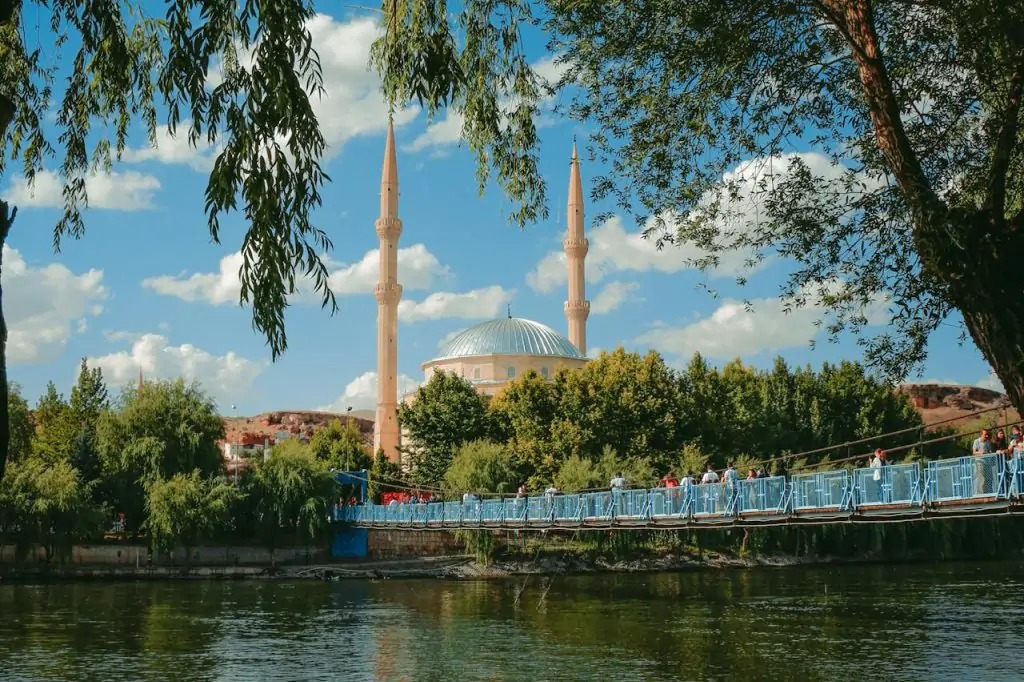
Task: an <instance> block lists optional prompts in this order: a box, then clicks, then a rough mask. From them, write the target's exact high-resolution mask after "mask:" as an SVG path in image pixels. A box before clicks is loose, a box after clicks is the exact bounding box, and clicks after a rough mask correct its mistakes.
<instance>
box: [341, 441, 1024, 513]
mask: <svg viewBox="0 0 1024 682" xmlns="http://www.w3.org/2000/svg"><path fill="white" fill-rule="evenodd" d="M1022 498H1024V459H1022V458H1020V457H1018V456H1014V457H1012V458H1010V459H1009V460H1007V459H1006V458H1005V457H1004V456H1003V455H1001V454H990V455H980V456H971V457H958V458H955V459H944V460H936V461H931V462H927V463H926V464H925V465H924V466H922V463H921V462H909V463H906V464H895V465H890V466H884V467H881V468H871V467H865V468H859V469H852V470H849V469H835V470H831V471H819V472H815V473H806V474H795V475H793V476H790V477H788V478H787V477H784V476H769V477H766V478H757V479H748V480H742V481H736V482H732V483H704V484H684V485H682V486H679V487H674V488H652V489H649V490H644V489H620V490H602V491H596V492H586V493H568V494H557V495H550V494H545V495H534V496H526V497H516V498H484V499H476V498H470V499H467V500H465V501H448V502H406V503H391V504H388V505H379V504H363V505H355V506H344V507H337V508H336V509H335V520H337V521H343V522H347V523H352V524H355V525H358V526H401V527H408V528H479V527H507V528H530V527H537V528H541V527H581V526H608V525H619V526H678V525H688V524H695V525H700V524H702V523H703V524H713V523H740V524H744V523H747V524H760V525H769V524H772V523H787V522H789V521H791V520H801V519H811V518H836V517H844V516H853V515H858V516H862V517H865V518H870V517H872V516H878V517H883V516H884V517H891V516H901V515H919V514H924V513H926V512H929V511H931V512H937V513H942V512H944V511H954V510H959V511H963V510H964V508H965V507H970V508H972V510H983V509H989V508H993V507H1006V508H1008V507H1009V505H1010V504H1011V503H1013V502H1018V501H1020V500H1021V499H1022Z"/></svg>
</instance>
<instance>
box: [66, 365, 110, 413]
mask: <svg viewBox="0 0 1024 682" xmlns="http://www.w3.org/2000/svg"><path fill="white" fill-rule="evenodd" d="M69 405H70V406H71V411H72V412H73V413H74V415H75V419H76V420H77V421H78V424H79V426H82V427H86V428H92V429H95V428H96V422H97V421H99V418H100V414H102V413H103V411H104V410H106V409H107V408H108V407H109V406H110V397H109V395H108V392H107V384H106V382H105V381H103V370H102V369H100V368H99V367H94V368H92V369H90V368H89V363H88V361H87V360H86V359H85V358H82V364H81V366H80V367H79V370H78V381H76V382H75V385H74V387H73V388H72V389H71V400H70V401H69Z"/></svg>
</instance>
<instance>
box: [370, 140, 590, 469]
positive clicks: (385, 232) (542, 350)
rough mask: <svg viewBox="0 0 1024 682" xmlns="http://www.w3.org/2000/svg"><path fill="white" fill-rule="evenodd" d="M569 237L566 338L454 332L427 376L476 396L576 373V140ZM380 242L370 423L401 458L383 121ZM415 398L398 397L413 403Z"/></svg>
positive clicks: (580, 359) (582, 323)
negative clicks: (464, 386) (530, 377)
mask: <svg viewBox="0 0 1024 682" xmlns="http://www.w3.org/2000/svg"><path fill="white" fill-rule="evenodd" d="M566 216H567V219H568V223H569V225H568V236H567V238H566V240H565V242H564V243H563V245H564V247H565V255H566V260H567V266H568V270H569V287H568V289H569V290H568V299H567V300H566V302H565V319H566V322H567V323H568V332H569V335H568V338H566V337H564V336H562V335H561V334H559V333H558V332H556V331H555V330H553V329H551V328H550V327H548V326H546V325H543V324H541V323H540V322H534V321H533V320H524V319H520V318H514V317H512V315H511V313H510V314H509V316H508V317H507V318H501V319H497V320H490V321H488V322H482V323H480V324H478V325H476V326H473V327H470V328H469V329H466V330H465V331H463V332H460V333H459V334H457V335H456V336H455V337H454V338H452V339H451V340H450V341H449V342H448V343H446V344H445V345H444V347H443V348H442V349H441V352H440V353H439V354H438V356H437V357H436V358H434V359H432V360H428V361H427V362H425V363H423V365H422V369H423V371H424V373H425V379H430V377H431V376H433V375H434V374H435V373H437V372H454V373H455V374H457V375H459V376H461V377H464V378H465V379H467V380H468V381H470V382H471V383H472V384H473V386H474V387H476V389H477V390H478V391H480V392H481V393H487V394H489V395H494V394H496V393H499V392H500V391H501V390H502V389H503V388H505V386H507V385H508V383H509V382H510V381H512V380H514V379H515V378H516V377H518V376H521V375H522V374H523V373H524V372H526V371H528V370H531V369H532V370H534V371H535V372H537V373H538V374H539V375H540V376H542V377H544V378H545V379H550V378H551V377H553V376H554V374H555V372H556V371H557V370H558V369H559V368H562V367H567V368H569V369H579V368H581V367H583V365H585V364H586V362H587V358H586V354H587V317H589V316H590V301H588V300H586V298H587V297H586V291H585V284H584V274H585V266H584V262H585V261H586V258H587V250H588V248H589V246H590V244H589V242H588V241H587V238H586V237H585V236H584V233H583V186H582V183H581V181H580V162H579V157H578V156H577V154H576V143H575V141H574V142H573V146H572V161H571V163H570V167H569V202H568V210H567V212H566ZM376 229H377V236H378V238H379V239H380V274H379V277H378V280H377V284H376V285H375V287H374V295H375V296H376V298H377V413H376V419H375V420H374V430H373V451H374V452H378V451H380V450H384V452H385V453H387V456H388V458H389V459H391V460H392V461H396V462H397V461H399V459H400V457H399V453H398V446H399V444H400V443H401V430H400V429H399V426H398V404H399V396H398V302H399V301H400V300H401V299H402V285H401V284H399V282H398V239H399V237H400V236H401V235H402V221H401V219H400V218H399V217H398V160H397V158H396V154H395V133H394V128H393V127H392V125H391V124H388V132H387V141H386V142H385V148H384V169H383V172H382V173H381V190H380V217H379V218H378V219H377V221H376ZM414 396H415V393H411V394H407V395H405V396H403V397H402V399H403V400H404V401H410V400H412V399H413V398H414Z"/></svg>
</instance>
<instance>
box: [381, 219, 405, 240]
mask: <svg viewBox="0 0 1024 682" xmlns="http://www.w3.org/2000/svg"><path fill="white" fill-rule="evenodd" d="M374 227H375V228H376V229H377V236H378V237H379V238H380V239H383V240H386V241H389V242H391V243H392V244H394V243H396V242H397V241H398V238H399V237H401V236H402V219H401V218H395V217H394V216H385V217H383V218H377V222H375V223H374Z"/></svg>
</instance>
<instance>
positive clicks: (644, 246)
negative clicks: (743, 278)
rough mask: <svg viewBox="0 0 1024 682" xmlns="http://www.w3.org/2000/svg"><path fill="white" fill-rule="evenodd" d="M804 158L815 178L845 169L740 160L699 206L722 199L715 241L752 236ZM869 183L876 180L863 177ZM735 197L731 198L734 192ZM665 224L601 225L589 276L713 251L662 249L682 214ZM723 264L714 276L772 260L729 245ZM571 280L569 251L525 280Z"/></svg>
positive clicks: (663, 268) (791, 158)
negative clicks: (660, 239)
mask: <svg viewBox="0 0 1024 682" xmlns="http://www.w3.org/2000/svg"><path fill="white" fill-rule="evenodd" d="M797 160H799V161H800V162H802V163H803V164H804V165H805V166H806V167H807V168H808V170H809V171H810V173H811V174H812V175H814V176H816V177H823V178H827V179H838V178H840V177H841V176H842V175H843V174H844V173H845V172H846V171H845V169H843V168H842V167H837V166H833V165H832V163H831V160H830V159H829V158H828V157H827V156H825V155H824V154H819V153H817V152H807V153H794V154H784V155H781V156H776V157H771V158H761V159H751V160H749V161H744V162H743V163H740V164H738V165H737V166H736V168H734V169H733V170H731V171H729V172H728V173H725V174H724V175H723V176H722V187H723V189H722V190H721V193H719V192H709V193H708V194H707V195H706V196H704V197H703V199H702V201H701V202H700V203H699V204H698V207H697V209H695V210H696V211H697V212H698V213H699V212H700V211H702V210H704V207H707V206H708V205H710V204H711V203H712V202H713V201H714V200H715V199H716V197H721V198H722V206H723V210H722V215H720V216H717V217H716V220H717V223H716V225H715V226H716V227H717V228H718V235H717V237H716V238H715V243H716V244H718V245H719V246H722V247H729V246H734V245H737V241H738V240H739V239H742V238H743V237H744V236H745V235H748V234H749V233H750V232H751V231H753V230H754V229H755V228H756V226H757V225H758V223H759V221H760V220H761V219H762V214H763V211H762V202H763V201H764V199H765V190H766V188H767V187H770V186H772V185H773V184H775V183H778V182H781V181H782V180H783V179H784V178H785V176H786V175H787V174H788V173H789V172H790V170H791V169H793V168H794V166H795V163H794V162H795V161H797ZM864 181H865V182H866V183H867V184H869V185H870V183H871V182H872V181H870V180H868V179H864ZM733 193H734V195H735V197H736V200H735V201H726V200H725V197H726V196H727V195H729V194H733ZM661 218H662V220H663V222H664V224H663V225H659V224H657V223H656V222H654V221H653V220H649V221H648V222H647V223H646V224H645V225H644V226H643V229H640V230H636V231H631V230H627V229H626V228H625V226H624V224H623V221H622V219H621V218H620V217H618V216H612V217H611V218H610V219H608V220H607V221H605V222H604V223H602V224H601V225H598V226H597V227H596V228H594V229H593V230H590V231H589V234H588V235H587V236H588V237H589V238H590V252H589V254H588V255H587V280H588V281H592V282H598V281H600V280H601V279H602V278H603V277H605V276H607V275H609V274H612V273H615V272H649V271H657V272H661V273H665V274H672V273H675V272H679V271H680V270H684V269H688V268H691V267H693V265H694V263H695V262H696V261H699V260H701V259H704V258H706V257H707V256H708V252H707V251H706V250H704V249H703V248H700V247H698V246H696V245H694V244H690V243H688V244H684V245H681V246H673V245H667V246H665V248H663V249H660V250H659V249H658V248H657V236H658V235H665V234H672V233H674V232H675V230H676V225H677V223H678V217H677V216H673V215H671V214H665V215H662V216H661ZM645 230H649V231H651V232H653V233H654V234H652V238H651V239H645V238H644V236H643V233H644V231H645ZM716 255H717V256H718V258H719V262H718V264H717V266H716V267H714V268H712V269H711V270H709V272H710V274H712V275H714V276H726V277H729V276H737V275H740V274H745V275H749V274H752V273H754V272H756V271H757V270H758V269H760V268H761V267H763V266H764V265H765V264H766V263H767V262H768V261H769V259H770V254H767V255H766V258H765V259H764V260H757V259H755V258H754V256H756V255H757V254H755V253H752V252H750V251H749V250H747V249H745V248H738V249H729V248H726V250H724V251H722V252H718V253H716ZM567 278H568V275H567V271H566V259H565V254H564V253H562V252H561V251H551V252H549V253H548V254H546V255H545V256H544V257H543V258H541V260H540V262H538V264H537V267H536V268H535V269H534V270H533V271H532V272H530V273H529V274H528V275H527V277H526V281H527V283H528V284H529V285H530V287H531V288H533V289H534V290H536V291H538V292H540V293H547V292H549V291H551V290H552V289H554V288H555V287H559V286H562V285H564V284H565V282H566V280H567Z"/></svg>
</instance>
